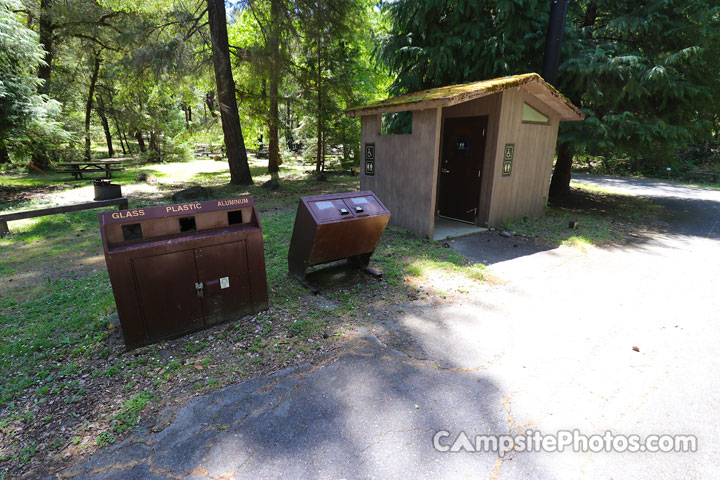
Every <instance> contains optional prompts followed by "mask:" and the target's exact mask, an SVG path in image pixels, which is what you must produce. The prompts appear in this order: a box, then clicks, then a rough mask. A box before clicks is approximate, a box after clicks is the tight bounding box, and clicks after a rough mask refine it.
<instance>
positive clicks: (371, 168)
mask: <svg viewBox="0 0 720 480" xmlns="http://www.w3.org/2000/svg"><path fill="white" fill-rule="evenodd" d="M365 175H371V176H372V175H375V144H374V143H366V144H365Z"/></svg>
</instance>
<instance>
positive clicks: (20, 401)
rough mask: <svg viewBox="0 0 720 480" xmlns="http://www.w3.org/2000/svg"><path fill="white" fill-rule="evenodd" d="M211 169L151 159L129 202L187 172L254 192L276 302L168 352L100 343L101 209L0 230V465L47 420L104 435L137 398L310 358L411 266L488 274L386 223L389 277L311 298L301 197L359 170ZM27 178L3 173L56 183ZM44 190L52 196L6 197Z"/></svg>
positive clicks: (83, 435)
mask: <svg viewBox="0 0 720 480" xmlns="http://www.w3.org/2000/svg"><path fill="white" fill-rule="evenodd" d="M211 167H213V164H211V163H208V162H199V163H197V164H192V163H177V164H164V165H154V166H152V170H153V171H154V172H156V173H155V174H156V175H157V176H158V177H159V179H160V182H161V183H162V182H165V183H162V184H159V185H158V186H157V187H156V192H155V193H154V194H152V195H148V196H144V197H137V198H134V199H133V200H131V206H133V207H137V206H143V205H152V204H160V203H168V202H170V200H169V195H170V194H171V193H172V192H173V191H175V190H178V189H180V188H184V187H186V186H188V185H190V184H193V183H201V184H203V185H206V186H209V187H210V188H211V189H212V190H213V196H214V197H215V198H223V197H230V196H236V195H241V194H244V193H249V194H252V195H253V196H254V198H255V201H256V204H257V205H258V208H259V209H260V211H261V213H260V220H261V223H262V227H263V235H264V239H265V245H264V247H265V258H266V270H267V282H268V289H269V292H270V295H269V297H270V301H271V310H269V311H267V312H261V313H260V314H258V315H257V316H255V317H254V319H252V320H251V319H244V320H242V321H238V322H233V323H230V324H226V325H221V326H219V327H215V328H213V329H211V330H207V331H204V332H200V333H197V334H195V335H193V336H191V337H189V338H183V339H178V340H175V341H172V342H167V343H165V344H164V345H163V349H164V350H165V351H166V352H168V353H169V356H167V355H166V356H161V355H158V351H159V349H158V347H157V346H149V347H144V348H141V349H138V350H135V351H133V352H129V353H124V352H123V351H122V350H121V349H117V348H115V349H114V350H113V347H112V342H109V341H108V336H109V335H110V333H111V331H112V329H111V326H110V322H109V320H110V318H111V317H112V316H113V315H115V305H114V300H113V296H112V290H111V286H110V282H109V277H108V275H107V273H106V268H105V262H104V259H103V257H102V256H103V251H102V245H101V241H100V236H99V234H98V233H99V231H98V223H97V213H98V211H97V210H96V211H83V212H75V213H69V214H61V215H54V216H48V217H41V218H37V219H29V220H26V221H20V222H13V223H11V225H10V228H11V233H10V235H8V236H7V237H5V238H3V239H0V274H1V276H0V278H2V280H1V281H2V290H0V369H2V370H1V371H2V372H4V373H3V381H2V382H0V428H2V429H3V432H9V433H7V435H13V436H14V438H16V439H17V440H16V441H17V443H16V444H14V445H12V446H9V447H8V456H7V458H6V460H2V459H0V471H1V470H2V469H3V468H8V465H10V466H12V468H13V469H20V470H21V466H22V465H21V462H22V458H25V457H27V456H28V455H29V454H30V453H31V452H33V448H34V447H33V445H34V443H33V442H34V441H35V440H33V435H34V434H36V433H37V436H38V438H39V436H40V435H41V434H42V432H45V431H47V430H48V429H50V430H51V431H53V432H54V434H56V435H57V436H58V438H59V440H58V442H59V443H60V444H62V445H65V446H73V445H76V444H80V445H81V446H87V445H90V444H94V445H99V446H103V445H107V444H110V443H113V442H115V441H116V440H117V439H119V438H121V436H123V435H125V434H127V432H128V431H129V430H131V429H132V428H133V427H134V426H135V425H137V423H138V422H139V421H140V415H141V413H142V412H143V411H144V410H146V409H151V408H153V405H155V404H157V403H160V402H171V401H174V397H172V395H175V394H176V392H177V391H178V390H182V388H181V387H182V386H187V387H188V388H190V389H192V390H193V391H194V390H195V389H196V390H197V391H198V392H206V391H209V390H212V389H215V388H219V387H222V386H223V385H227V384H228V383H231V382H235V381H239V380H241V379H243V378H245V377H246V376H248V375H253V374H257V373H259V372H262V371H265V370H267V369H273V368H276V367H275V366H276V365H282V364H284V363H285V362H297V361H307V360H308V359H309V358H310V357H309V356H310V355H312V352H314V351H315V350H316V349H318V348H320V347H321V346H322V345H332V342H333V341H335V340H336V339H338V338H340V337H342V335H343V332H345V331H347V327H348V325H349V324H352V323H356V322H367V321H368V318H372V317H371V316H369V314H370V313H372V312H374V311H375V310H377V309H380V308H382V309H386V308H387V305H388V304H389V305H397V304H400V303H401V302H403V301H406V300H407V295H408V293H409V292H414V288H415V287H412V286H411V285H410V284H409V283H408V281H407V280H408V279H409V278H422V277H430V276H431V275H433V274H434V273H443V274H447V275H458V276H462V277H465V278H467V279H470V280H473V281H482V280H483V278H484V267H483V266H482V265H477V264H472V263H469V262H468V261H466V260H465V259H464V258H463V257H462V256H461V255H460V254H458V253H457V252H455V251H454V250H452V249H448V248H442V246H441V245H440V244H439V243H436V242H432V241H429V240H421V239H417V238H415V237H414V236H413V235H412V234H410V233H408V232H406V231H403V230H400V229H395V228H390V229H388V230H387V231H386V233H385V235H384V237H383V239H382V241H381V244H380V246H379V248H378V250H377V251H376V253H375V255H374V256H373V259H372V265H373V266H375V267H376V268H379V269H380V270H382V271H383V272H384V281H383V282H378V281H376V280H375V279H372V278H370V277H368V276H365V275H361V274H360V275H358V276H357V277H355V278H357V280H355V281H354V282H353V283H351V284H347V285H344V286H343V287H341V288H332V289H327V290H326V291H324V292H323V294H322V297H325V298H326V299H327V300H328V301H329V302H328V304H327V305H325V304H323V305H319V304H318V303H317V299H318V298H319V297H314V296H313V295H312V294H311V293H310V292H309V291H308V290H307V289H305V288H304V287H303V286H302V285H301V284H300V283H299V282H297V281H295V280H294V279H291V278H290V277H289V276H288V273H287V251H288V246H289V242H290V237H291V235H292V229H293V223H294V219H295V209H296V206H297V203H298V198H299V197H300V196H301V195H311V194H322V193H330V192H334V191H348V190H356V189H357V188H358V177H350V176H345V175H331V176H329V181H327V182H319V181H317V180H315V179H314V177H312V176H308V175H306V174H305V173H304V170H305V167H304V166H302V165H297V164H292V162H288V163H287V164H286V165H285V166H283V168H282V170H281V175H282V177H281V185H282V188H281V189H280V190H279V191H276V192H272V191H269V190H266V189H263V188H261V187H260V183H261V182H263V181H264V180H267V179H269V177H268V176H267V175H266V174H265V173H264V171H263V167H262V166H258V165H254V167H253V173H254V176H255V178H256V184H255V185H253V186H249V187H247V186H243V187H237V186H231V185H228V183H227V182H228V178H229V177H228V176H227V172H226V171H223V170H220V171H218V172H210V171H208V170H209V169H211ZM148 168H150V167H148ZM192 168H195V170H192ZM139 170H140V168H139V167H137V168H136V167H132V168H130V169H129V170H128V171H125V172H122V174H121V175H118V178H117V181H119V182H121V183H122V182H126V181H127V182H132V180H133V179H134V177H135V175H136V174H137V172H138V171H139ZM198 170H199V171H198ZM26 177H32V178H30V179H28V178H20V177H17V178H14V179H11V180H10V183H11V184H14V185H16V186H26V187H27V186H31V187H34V186H38V185H40V186H42V185H47V184H48V183H49V182H50V180H49V179H47V178H45V179H43V180H38V179H37V178H35V177H34V176H29V175H28V176H26ZM3 182H5V179H4V178H3ZM43 182H45V183H43ZM79 184H82V185H86V183H85V182H79ZM63 188H65V187H63ZM66 188H75V187H74V186H73V185H69V186H67V187H66ZM51 201H52V195H48V199H45V198H43V199H37V200H33V201H31V202H17V203H14V204H12V205H7V204H6V205H1V206H0V209H5V210H6V211H16V210H23V209H26V208H35V207H39V206H41V205H44V204H45V203H47V202H51ZM10 278H12V280H13V281H12V282H10V281H9V280H10ZM378 305H379V306H378ZM93 386H94V387H93ZM108 392H112V393H108ZM105 396H112V398H113V399H117V398H119V399H120V400H121V403H120V404H119V405H120V407H112V406H111V405H118V403H116V402H115V403H108V402H107V399H106V398H105ZM49 402H53V403H54V405H55V406H58V405H59V406H61V408H63V409H62V410H59V411H53V412H52V413H53V416H52V417H51V418H52V419H51V420H49V421H44V419H45V418H48V415H47V414H46V413H45V412H44V411H43V406H45V405H47V404H48V403H49ZM86 407H87V408H86ZM60 420H62V421H63V422H65V423H66V424H67V428H66V429H65V430H64V433H63V434H60V433H59V432H58V431H57V430H53V429H57V428H58V423H57V422H58V421H60ZM48 422H49V423H48ZM87 425H93V427H92V428H90V427H87ZM78 438H80V439H83V440H82V441H81V440H77V439H78ZM59 448H62V447H59ZM56 453H57V452H56ZM43 454H47V455H50V452H44V453H43ZM33 455H38V456H39V454H38V453H33ZM20 470H13V472H14V473H17V472H18V471H20Z"/></svg>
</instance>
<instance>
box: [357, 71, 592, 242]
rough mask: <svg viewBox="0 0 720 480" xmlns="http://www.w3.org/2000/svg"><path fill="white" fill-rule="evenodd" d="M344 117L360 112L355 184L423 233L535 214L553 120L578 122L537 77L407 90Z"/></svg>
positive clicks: (398, 221)
mask: <svg viewBox="0 0 720 480" xmlns="http://www.w3.org/2000/svg"><path fill="white" fill-rule="evenodd" d="M346 114H347V115H349V116H352V117H361V124H362V150H361V152H362V154H363V157H364V158H363V159H362V160H361V165H360V166H361V171H360V189H361V190H372V191H373V192H374V193H375V194H376V195H377V196H378V198H380V200H381V201H382V202H383V203H384V204H385V205H386V206H387V207H388V209H389V210H390V211H391V212H392V217H391V220H390V223H391V224H394V225H397V226H400V227H403V228H407V229H409V230H410V231H412V232H413V233H415V234H416V235H418V236H421V237H428V238H445V236H447V235H444V233H445V232H456V231H458V230H457V229H456V228H454V226H455V227H460V231H462V229H463V228H477V227H492V226H497V225H499V224H501V223H502V222H504V221H507V220H512V219H518V218H522V217H523V216H526V215H527V216H533V215H542V214H543V212H544V209H545V205H546V203H547V195H548V189H549V187H550V178H551V175H552V165H553V158H554V155H555V144H556V141H557V133H558V125H559V123H560V122H561V121H578V120H582V119H583V118H584V115H583V113H582V112H581V111H580V110H579V109H578V108H577V107H576V106H575V105H573V104H572V103H571V102H570V101H569V100H568V99H567V98H565V97H564V96H563V95H562V94H560V93H559V92H558V91H557V90H556V89H555V88H553V87H552V86H551V85H550V84H548V83H547V82H545V81H544V80H543V79H542V77H540V75H538V74H536V73H529V74H524V75H515V76H510V77H503V78H496V79H493V80H486V81H482V82H475V83H468V84H463V85H453V86H447V87H440V88H434V89H431V90H425V91H422V92H416V93H409V94H406V95H401V96H399V97H395V98H391V99H388V100H383V101H380V102H375V103H371V104H369V105H365V106H362V107H358V108H353V109H350V110H347V111H346ZM441 226H442V228H441ZM441 230H442V232H441Z"/></svg>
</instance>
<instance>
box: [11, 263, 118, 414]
mask: <svg viewBox="0 0 720 480" xmlns="http://www.w3.org/2000/svg"><path fill="white" fill-rule="evenodd" d="M38 281H39V282H40V283H41V285H40V286H39V287H40V288H41V290H42V294H41V295H39V296H38V297H36V298H34V299H31V300H27V301H25V302H16V301H15V300H13V299H12V298H10V297H7V296H4V295H3V296H2V297H0V334H1V335H2V340H1V341H0V369H1V371H3V372H4V377H5V379H4V381H3V382H2V383H0V405H1V404H5V403H7V402H8V401H10V400H11V399H12V398H14V397H16V396H17V395H19V394H20V393H22V391H23V390H25V389H27V388H31V387H35V388H37V387H42V386H47V387H48V388H50V389H52V388H53V387H56V386H58V385H59V382H60V380H59V378H58V377H65V376H66V375H64V374H63V373H68V372H67V370H66V362H68V361H70V360H71V359H73V358H76V357H82V356H87V355H92V354H93V352H94V351H95V349H96V348H97V345H98V344H99V343H100V342H101V341H102V340H103V339H105V337H106V336H107V334H108V324H107V318H108V316H109V314H110V313H111V312H112V311H113V309H114V302H113V298H112V293H111V291H110V282H109V278H108V275H107V273H105V272H99V273H94V274H92V275H89V276H86V277H81V278H68V279H56V280H48V279H38Z"/></svg>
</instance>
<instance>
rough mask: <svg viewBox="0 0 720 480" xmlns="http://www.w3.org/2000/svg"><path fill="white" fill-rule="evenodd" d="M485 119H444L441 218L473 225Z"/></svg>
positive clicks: (484, 135) (483, 152)
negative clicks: (453, 219)
mask: <svg viewBox="0 0 720 480" xmlns="http://www.w3.org/2000/svg"><path fill="white" fill-rule="evenodd" d="M487 122H488V117H486V116H485V117H461V118H448V119H446V120H445V127H444V131H443V146H442V155H441V157H440V177H439V183H440V185H439V189H440V190H439V192H438V210H439V211H440V215H442V216H443V217H449V218H455V219H458V220H463V221H466V222H474V221H475V218H476V217H477V214H478V205H479V203H480V184H481V180H482V179H481V178H480V175H481V174H482V167H483V159H484V157H485V137H486V133H487Z"/></svg>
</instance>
